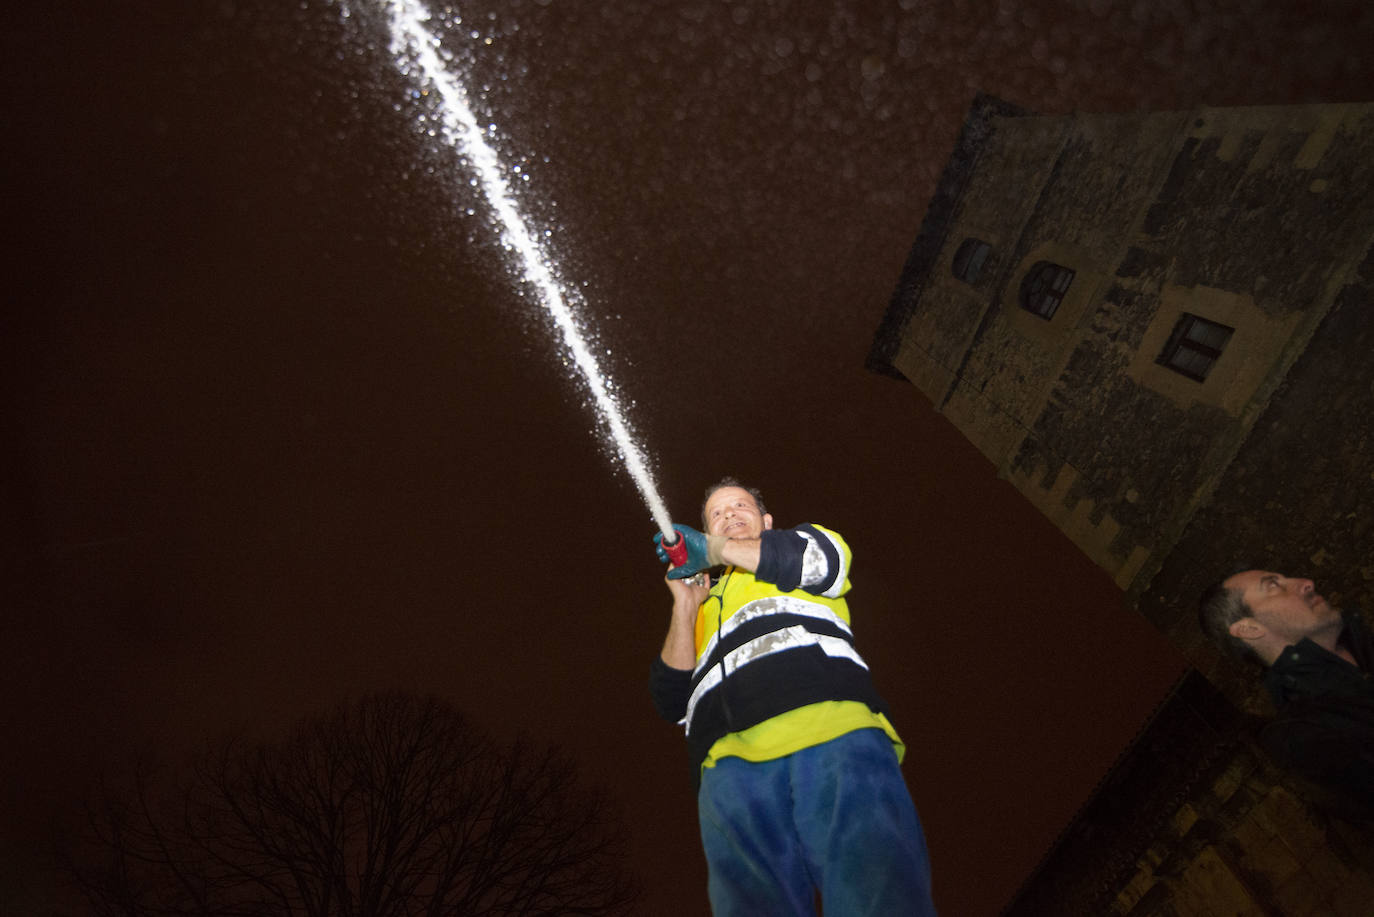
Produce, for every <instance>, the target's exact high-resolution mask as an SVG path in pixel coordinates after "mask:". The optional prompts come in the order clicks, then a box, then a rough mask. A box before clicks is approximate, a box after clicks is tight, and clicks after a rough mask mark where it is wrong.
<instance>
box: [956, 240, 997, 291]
mask: <svg viewBox="0 0 1374 917" xmlns="http://www.w3.org/2000/svg"><path fill="white" fill-rule="evenodd" d="M991 254H992V245H991V244H989V243H987V242H984V241H983V240H982V239H976V238H974V237H973V236H968V237H966V238H965V239H964V241H962V242H960V243H959V248H958V249H957V250H956V251H955V252H954V260H953V261H951V262H950V265H949V270H950V273H951V274H953V275H954V276H955V278H956V279H958V280H962V281H963V282H964V283H967V284H969V285H970V286H972V285H973V284H976V283H977V282H978V278H979V277H981V276H982V275H983V268H984V267H985V266H986V265H987V262H988V256H990V255H991Z"/></svg>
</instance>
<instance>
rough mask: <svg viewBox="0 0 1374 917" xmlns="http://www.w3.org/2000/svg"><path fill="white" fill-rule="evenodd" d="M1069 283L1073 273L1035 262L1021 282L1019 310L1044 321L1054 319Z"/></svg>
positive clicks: (1050, 263)
mask: <svg viewBox="0 0 1374 917" xmlns="http://www.w3.org/2000/svg"><path fill="white" fill-rule="evenodd" d="M1071 283H1073V271H1071V270H1069V269H1068V268H1066V267H1064V266H1063V265H1062V264H1054V263H1052V262H1049V261H1037V262H1035V266H1034V267H1032V268H1031V269H1030V270H1029V271H1027V272H1026V277H1025V279H1024V280H1022V281H1021V308H1023V309H1025V310H1026V311H1028V312H1034V313H1035V314H1036V315H1038V316H1040V317H1041V318H1043V319H1046V320H1048V319H1051V318H1054V313H1055V310H1056V309H1058V308H1059V304H1060V303H1061V302H1063V301H1064V294H1065V293H1067V292H1069V285H1070V284H1071Z"/></svg>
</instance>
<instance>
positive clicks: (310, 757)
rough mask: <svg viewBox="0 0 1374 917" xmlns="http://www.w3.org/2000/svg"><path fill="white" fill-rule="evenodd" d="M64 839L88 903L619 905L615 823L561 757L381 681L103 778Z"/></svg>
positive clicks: (313, 909)
mask: <svg viewBox="0 0 1374 917" xmlns="http://www.w3.org/2000/svg"><path fill="white" fill-rule="evenodd" d="M89 811H90V818H89V819H88V829H87V830H86V831H84V832H83V835H82V838H81V839H80V840H79V841H78V842H76V843H73V844H70V845H69V846H68V849H67V854H66V855H65V856H64V861H65V863H66V867H67V868H66V872H67V875H68V876H69V877H70V879H71V882H72V885H73V887H74V888H75V889H76V890H77V891H79V892H80V893H81V894H82V895H83V896H84V898H85V900H86V901H87V902H88V903H89V905H90V907H91V908H92V909H93V911H94V913H96V914H98V915H112V917H113V915H120V917H135V915H160V914H197V915H214V917H249V915H252V917H259V915H283V917H284V915H309V917H325V915H331V917H333V915H340V917H391V915H406V917H410V915H433V917H438V915H458V914H463V915H466V914H474V915H476V914H493V915H496V914H500V915H508V914H509V915H514V914H519V915H541V914H558V915H565V914H597V915H600V914H619V913H623V912H625V911H626V910H627V909H628V908H629V906H630V904H631V903H632V901H633V898H634V888H633V886H632V883H631V882H630V881H629V880H628V879H627V878H626V875H625V873H624V872H623V870H622V868H621V866H620V862H621V854H622V850H623V846H622V843H621V841H620V838H621V831H620V821H619V818H618V817H617V816H615V815H614V814H612V812H611V810H610V808H609V807H608V804H607V800H606V799H605V797H604V796H603V795H602V794H601V793H599V792H594V791H592V790H589V789H586V788H583V787H580V786H579V785H578V784H577V782H576V779H575V773H574V769H573V766H572V764H571V762H570V761H569V760H568V759H567V758H566V757H565V756H564V755H562V754H560V753H558V752H556V751H553V750H538V749H536V748H534V747H532V746H531V745H530V744H529V743H527V742H525V741H523V740H520V741H516V742H514V743H512V744H509V745H501V744H498V743H496V742H494V741H493V740H492V739H491V738H489V737H488V736H486V735H484V734H482V733H481V732H479V731H478V730H476V729H474V728H473V727H472V726H471V725H470V724H469V723H468V722H467V721H466V720H465V719H464V718H463V717H462V715H461V714H459V713H458V712H457V711H456V710H454V709H453V708H452V707H449V706H447V705H445V704H444V703H442V702H441V701H439V700H436V699H434V698H416V697H413V696H409V695H401V694H389V695H376V696H371V697H367V698H364V699H363V700H361V701H358V702H355V703H352V704H347V705H344V706H341V707H340V708H338V709H337V710H336V711H334V712H333V713H331V714H329V715H326V716H318V717H311V718H308V719H305V720H303V721H301V722H300V723H299V724H298V725H297V727H296V728H295V730H294V731H293V733H292V734H291V736H290V737H289V738H288V739H287V740H285V741H283V742H281V743H277V744H269V745H258V746H249V745H246V744H245V743H242V742H239V741H229V742H226V743H224V744H223V745H221V746H219V747H218V748H216V749H215V750H213V751H211V752H208V753H206V754H204V755H202V756H201V757H200V758H198V759H197V760H196V761H195V763H194V765H193V766H192V767H191V768H190V770H189V771H188V773H187V776H186V777H185V778H183V779H182V780H181V781H179V782H178V784H177V785H176V787H175V788H174V789H172V790H170V791H163V792H158V791H157V790H155V788H154V785H153V781H151V780H150V779H148V778H146V776H140V777H139V778H138V779H136V780H135V781H134V785H133V787H132V788H131V789H128V790H125V791H123V792H119V793H112V792H105V793H103V794H102V796H101V797H100V799H99V801H98V802H97V803H96V804H95V805H93V806H91V807H90V809H89Z"/></svg>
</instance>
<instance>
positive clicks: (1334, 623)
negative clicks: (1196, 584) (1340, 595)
mask: <svg viewBox="0 0 1374 917" xmlns="http://www.w3.org/2000/svg"><path fill="white" fill-rule="evenodd" d="M1224 585H1225V586H1226V588H1227V589H1236V590H1239V591H1240V593H1241V594H1242V595H1243V596H1244V597H1245V604H1246V605H1247V606H1249V608H1250V616H1251V617H1253V618H1254V619H1255V620H1256V621H1258V622H1259V623H1260V624H1262V625H1263V626H1264V627H1265V629H1266V630H1268V631H1269V632H1270V633H1271V634H1274V635H1275V636H1277V637H1279V638H1280V639H1281V640H1282V641H1283V642H1284V643H1285V644H1289V645H1291V644H1294V643H1297V642H1298V641H1299V640H1301V639H1303V638H1304V637H1312V636H1315V635H1319V634H1322V633H1325V632H1327V631H1328V630H1331V629H1333V628H1334V629H1335V630H1336V631H1337V632H1339V631H1340V628H1341V626H1342V622H1341V613H1340V611H1339V610H1337V609H1335V608H1332V607H1331V606H1330V605H1329V604H1327V601H1326V599H1324V598H1322V597H1321V596H1320V595H1318V594H1317V590H1316V588H1315V586H1314V585H1313V583H1312V581H1311V580H1310V579H1295V578H1292V577H1287V576H1284V575H1283V574H1281V573H1270V572H1269V571H1267V570H1247V571H1245V572H1244V573H1237V574H1236V575H1235V576H1232V577H1231V578H1229V579H1228V580H1226V582H1225V584H1224Z"/></svg>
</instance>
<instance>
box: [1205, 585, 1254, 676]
mask: <svg viewBox="0 0 1374 917" xmlns="http://www.w3.org/2000/svg"><path fill="white" fill-rule="evenodd" d="M1253 569H1255V568H1254V567H1249V566H1237V567H1236V569H1235V570H1234V571H1233V572H1231V573H1229V574H1227V575H1226V577H1224V578H1223V579H1219V580H1217V581H1216V582H1215V583H1213V584H1212V585H1210V586H1208V587H1207V588H1206V589H1205V590H1204V591H1203V593H1202V598H1201V599H1200V600H1199V601H1198V607H1197V621H1198V624H1199V625H1200V626H1201V627H1202V632H1203V633H1204V634H1206V635H1207V638H1208V639H1209V640H1211V641H1212V642H1213V643H1214V644H1216V647H1217V649H1219V650H1221V651H1222V652H1223V653H1225V654H1226V655H1227V656H1230V657H1231V658H1232V659H1239V660H1241V661H1245V662H1258V663H1261V664H1263V662H1264V660H1262V659H1260V657H1259V656H1258V655H1257V654H1256V653H1255V651H1254V649H1252V648H1251V646H1250V644H1248V643H1246V642H1245V641H1244V640H1242V639H1240V638H1239V637H1237V636H1235V635H1234V634H1232V633H1231V625H1232V624H1235V623H1236V622H1237V621H1239V620H1240V619H1241V618H1247V617H1249V616H1250V606H1249V605H1246V604H1245V593H1243V592H1241V591H1240V590H1239V589H1228V588H1226V580H1228V579H1230V578H1231V577H1232V576H1235V575H1236V574H1237V573H1243V572H1245V571H1246V570H1253Z"/></svg>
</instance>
